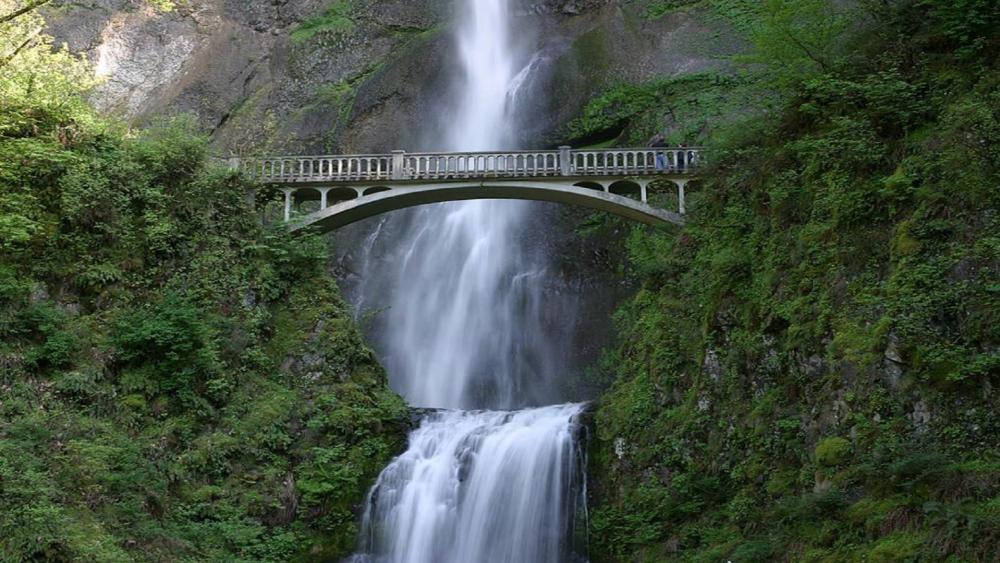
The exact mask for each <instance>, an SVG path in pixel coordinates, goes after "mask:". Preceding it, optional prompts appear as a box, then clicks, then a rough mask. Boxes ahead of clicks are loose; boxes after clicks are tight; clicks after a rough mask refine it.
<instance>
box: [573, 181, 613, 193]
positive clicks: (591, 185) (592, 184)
mask: <svg viewBox="0 0 1000 563" xmlns="http://www.w3.org/2000/svg"><path fill="white" fill-rule="evenodd" d="M573 185H574V186H576V187H578V188H587V189H588V190H596V191H599V192H606V191H608V190H607V189H605V188H604V186H603V185H602V184H601V183H600V182H591V181H584V182H577V183H575V184H573Z"/></svg>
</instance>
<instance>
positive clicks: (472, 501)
mask: <svg viewBox="0 0 1000 563" xmlns="http://www.w3.org/2000/svg"><path fill="white" fill-rule="evenodd" d="M581 408H582V407H581V406H580V405H562V406H553V407H544V408H539V409H528V410H522V411H518V412H496V411H471V412H463V411H451V412H441V413H438V414H434V415H431V416H428V417H427V418H426V419H425V420H424V422H423V424H422V425H421V427H420V428H419V429H418V430H416V431H415V432H414V433H413V434H412V435H411V436H410V447H409V450H408V451H407V452H406V453H405V454H403V455H402V456H400V457H398V458H397V459H396V460H394V461H393V463H392V464H391V465H390V466H389V467H388V468H387V469H386V470H385V471H383V472H382V475H381V476H380V477H379V480H378V483H377V484H376V486H375V487H374V488H373V489H372V491H371V493H369V499H368V506H369V508H368V511H367V512H366V514H365V521H364V522H363V524H362V527H363V529H364V534H363V536H362V550H363V553H364V554H362V555H356V556H355V557H354V558H352V562H353V563H375V562H378V563H390V562H391V563H431V562H433V563H469V562H472V561H474V562H476V563H493V562H496V563H501V562H502V563H532V562H538V563H542V562H553V563H558V562H560V561H567V560H569V559H570V558H571V557H573V550H572V547H573V546H572V543H571V539H572V535H573V534H572V532H573V526H574V516H575V514H576V512H577V510H581V509H582V508H583V503H584V502H585V499H584V498H583V497H584V495H583V486H582V475H581V474H580V471H582V468H583V464H582V453H581V451H580V449H579V447H578V443H579V436H578V434H579V432H580V426H579V424H577V422H576V419H577V416H578V415H579V413H580V410H581Z"/></svg>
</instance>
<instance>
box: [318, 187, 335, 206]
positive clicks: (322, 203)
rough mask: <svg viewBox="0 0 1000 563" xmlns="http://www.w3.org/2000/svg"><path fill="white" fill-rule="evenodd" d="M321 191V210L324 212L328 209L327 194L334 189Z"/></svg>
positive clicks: (322, 189)
mask: <svg viewBox="0 0 1000 563" xmlns="http://www.w3.org/2000/svg"><path fill="white" fill-rule="evenodd" d="M318 189H319V210H320V211H322V210H324V209H326V208H327V204H326V203H327V201H326V199H327V198H326V194H328V193H330V190H331V189H332V188H318Z"/></svg>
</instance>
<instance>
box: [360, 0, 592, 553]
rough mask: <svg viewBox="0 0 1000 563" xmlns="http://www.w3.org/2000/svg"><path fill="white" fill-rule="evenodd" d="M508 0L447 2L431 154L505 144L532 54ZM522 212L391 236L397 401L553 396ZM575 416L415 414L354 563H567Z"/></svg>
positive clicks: (555, 352) (416, 227) (543, 266)
mask: <svg viewBox="0 0 1000 563" xmlns="http://www.w3.org/2000/svg"><path fill="white" fill-rule="evenodd" d="M508 1H509V0H464V2H463V3H462V5H461V6H460V7H459V14H458V17H457V22H458V23H457V31H458V33H457V46H458V50H457V53H458V56H459V64H460V67H461V69H462V71H463V74H462V76H461V78H460V80H459V83H458V88H457V95H456V97H455V103H454V106H453V107H452V108H451V110H450V111H449V112H447V114H448V117H447V119H448V121H447V130H448V131H449V134H448V135H447V139H446V140H445V142H444V143H443V145H444V146H441V147H434V148H442V149H445V150H455V151H477V150H505V149H510V148H512V145H513V144H514V141H513V139H514V131H513V126H512V125H511V124H512V123H514V122H515V119H514V112H515V111H516V105H517V103H518V100H519V98H520V97H521V96H522V95H523V91H522V87H523V85H524V84H525V82H526V81H527V80H528V79H529V75H530V74H531V72H532V70H533V68H534V67H535V66H536V64H537V58H532V57H523V56H521V55H522V54H521V53H517V52H516V50H515V49H514V45H513V43H512V41H511V37H510V35H511V31H510V30H511V23H512V22H511V14H510V7H509V6H508ZM530 211H531V207H530V204H527V203H524V202H512V201H473V202H465V203H456V204H445V205H439V206H430V207H426V208H421V209H419V210H417V211H415V212H414V213H413V214H411V215H410V216H409V218H410V221H409V222H408V223H407V226H405V227H404V228H402V230H401V231H398V232H397V233H396V236H395V239H396V241H397V244H399V245H401V247H402V249H403V250H402V252H400V253H399V254H398V256H397V257H396V258H397V259H394V260H392V261H391V262H390V264H391V267H392V268H394V273H393V274H391V275H392V277H394V278H395V283H393V284H391V285H392V286H393V292H392V296H391V298H390V299H389V301H388V312H387V314H386V318H385V319H384V334H383V335H382V347H383V348H384V349H385V350H387V351H388V354H387V356H388V357H387V358H386V359H385V362H386V364H387V367H388V370H389V374H390V379H391V381H392V383H393V385H394V387H395V388H396V389H397V390H398V391H399V392H401V393H402V394H403V395H404V396H405V397H406V398H407V399H408V400H409V401H410V403H411V404H414V405H417V406H424V407H434V408H449V409H477V408H479V409H481V408H489V409H512V408H522V407H525V406H529V405H537V404H540V403H541V402H542V401H544V400H546V399H549V398H551V396H545V394H544V393H540V392H537V390H540V389H551V386H550V385H549V382H550V380H551V379H552V378H554V377H556V376H558V375H560V373H559V370H560V368H561V367H562V366H563V365H564V364H563V362H562V358H563V357H564V356H565V355H566V347H565V341H564V334H563V333H562V332H560V331H559V330H552V328H551V327H552V324H553V323H552V322H551V320H550V319H547V317H546V315H551V314H552V310H551V307H548V305H550V304H549V303H546V302H545V299H544V295H543V291H544V285H543V281H544V279H545V277H546V274H547V261H546V256H545V252H544V249H541V248H539V246H538V245H536V244H530V241H527V240H525V237H523V236H522V235H521V232H522V231H523V230H524V222H525V220H526V217H527V216H528V214H529V213H530ZM382 226H384V225H381V224H380V225H379V229H380V230H381V228H382ZM373 236H374V237H377V236H378V235H377V234H375V235H373ZM373 241H374V239H372V241H369V242H373ZM368 248H371V246H368ZM369 267H370V261H365V266H364V268H366V269H367V268H369ZM366 299H369V297H368V296H366V295H365V294H364V293H363V292H362V293H361V295H356V296H355V300H356V302H362V301H364V300H366ZM371 300H372V301H377V299H371ZM550 395H551V394H550ZM582 409H583V407H582V405H561V406H551V407H542V408H532V409H527V410H522V411H516V412H515V411H496V410H489V411H443V412H439V413H436V414H432V415H429V416H427V417H426V418H425V419H424V421H423V422H422V424H421V426H420V428H419V429H417V430H416V431H414V432H413V433H412V434H411V436H410V445H409V450H408V451H407V452H406V453H405V454H403V455H402V456H400V457H398V458H397V459H395V460H394V461H393V462H392V463H391V464H390V465H389V467H387V468H386V469H385V470H384V471H383V472H382V474H381V475H380V477H379V479H378V482H377V483H376V485H375V487H373V489H372V491H371V492H370V493H369V499H368V504H367V510H366V513H365V516H364V522H363V533H362V538H361V544H362V545H361V550H360V553H359V554H358V555H355V556H354V557H353V558H352V561H355V562H359V563H360V562H379V563H382V562H385V563H390V562H391V563H449V562H454V563H472V562H476V563H489V562H498V563H499V562H507V563H532V562H539V563H541V562H561V561H568V560H570V559H572V558H573V557H574V555H573V549H572V535H573V534H572V531H573V528H574V524H575V522H576V517H577V514H578V512H579V511H581V510H583V508H584V507H583V503H582V495H583V491H584V484H583V479H582V474H581V471H582V467H583V464H582V463H581V457H582V453H581V451H580V450H579V448H578V443H579V440H578V437H579V434H580V431H581V426H580V424H579V422H578V419H579V415H580V413H581V411H582Z"/></svg>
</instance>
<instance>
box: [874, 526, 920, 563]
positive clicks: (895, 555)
mask: <svg viewBox="0 0 1000 563" xmlns="http://www.w3.org/2000/svg"><path fill="white" fill-rule="evenodd" d="M924 542H925V540H924V537H923V536H922V535H920V534H910V533H905V532H897V533H895V534H890V535H888V536H886V537H884V538H882V539H881V540H879V541H878V542H877V543H876V544H875V545H874V546H873V547H872V548H871V550H869V552H868V560H869V561H872V562H873V563H899V562H903V561H917V560H919V559H920V554H921V551H922V550H921V548H922V547H923V545H924Z"/></svg>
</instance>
